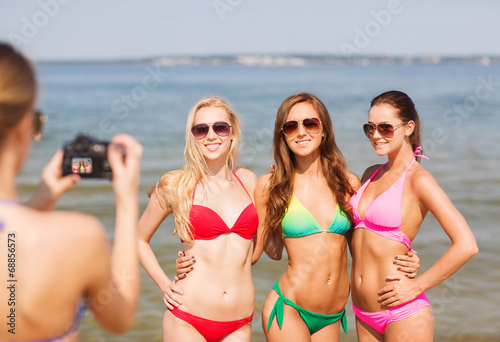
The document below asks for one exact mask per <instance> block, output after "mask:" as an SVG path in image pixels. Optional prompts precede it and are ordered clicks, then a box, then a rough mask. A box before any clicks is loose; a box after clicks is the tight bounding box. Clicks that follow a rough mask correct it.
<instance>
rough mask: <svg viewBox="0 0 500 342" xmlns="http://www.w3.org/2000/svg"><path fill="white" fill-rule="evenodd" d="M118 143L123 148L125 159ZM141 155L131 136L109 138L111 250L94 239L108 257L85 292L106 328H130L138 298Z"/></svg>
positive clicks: (96, 315) (100, 262)
mask: <svg viewBox="0 0 500 342" xmlns="http://www.w3.org/2000/svg"><path fill="white" fill-rule="evenodd" d="M117 145H120V146H122V147H124V148H125V151H126V156H125V158H123V155H122V150H121V149H119V148H117V147H116V146H117ZM141 156H142V146H141V145H140V144H139V143H138V142H137V141H136V140H135V139H134V138H132V137H131V136H129V135H118V136H115V137H114V138H113V139H112V141H111V145H110V147H109V149H108V159H109V163H110V165H111V167H112V169H113V190H114V193H115V198H116V223H115V232H114V238H113V249H112V252H111V255H109V247H108V245H107V243H105V244H104V246H103V241H104V242H105V241H106V239H100V240H99V241H96V245H98V246H97V247H102V248H100V250H101V251H100V253H101V254H103V253H104V254H106V255H107V257H106V258H105V259H100V260H98V261H96V262H95V263H94V264H93V266H92V267H94V268H95V270H96V271H95V273H94V277H93V279H92V280H91V282H90V284H89V286H88V288H87V291H86V292H87V297H88V299H89V300H88V303H89V306H90V308H91V309H92V311H93V312H94V315H95V317H96V319H97V320H98V321H99V323H101V325H102V326H103V327H104V328H105V329H108V330H111V331H113V332H117V333H123V332H125V331H127V330H128V329H130V327H131V326H132V324H133V323H134V319H135V312H136V310H137V303H138V300H139V290H140V273H139V261H138V255H137V233H136V222H137V217H138V210H139V208H138V201H137V193H138V185H139V174H140V160H141ZM99 244H100V246H99ZM82 247H83V248H85V246H82ZM96 254H97V253H96Z"/></svg>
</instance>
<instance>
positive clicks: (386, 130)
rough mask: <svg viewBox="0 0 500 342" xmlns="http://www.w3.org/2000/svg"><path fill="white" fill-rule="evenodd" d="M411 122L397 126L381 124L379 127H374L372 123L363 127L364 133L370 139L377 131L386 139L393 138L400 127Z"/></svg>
mask: <svg viewBox="0 0 500 342" xmlns="http://www.w3.org/2000/svg"><path fill="white" fill-rule="evenodd" d="M408 122H409V121H406V122H402V123H400V124H398V125H396V126H393V125H391V124H388V123H381V124H378V125H374V124H372V123H366V124H364V125H363V131H364V132H365V135H366V136H367V137H368V139H371V138H372V137H373V135H374V134H375V131H378V132H379V133H380V135H381V136H383V137H384V138H392V136H393V135H394V131H395V130H396V129H398V128H399V127H400V126H403V125H406V124H407V123H408Z"/></svg>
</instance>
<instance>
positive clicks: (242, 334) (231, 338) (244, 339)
mask: <svg viewBox="0 0 500 342" xmlns="http://www.w3.org/2000/svg"><path fill="white" fill-rule="evenodd" d="M251 337H252V321H250V323H248V324H247V325H245V326H244V327H241V328H239V329H238V330H236V331H234V332H232V333H230V334H229V335H227V336H226V337H224V338H223V339H222V340H221V341H224V342H250V339H251Z"/></svg>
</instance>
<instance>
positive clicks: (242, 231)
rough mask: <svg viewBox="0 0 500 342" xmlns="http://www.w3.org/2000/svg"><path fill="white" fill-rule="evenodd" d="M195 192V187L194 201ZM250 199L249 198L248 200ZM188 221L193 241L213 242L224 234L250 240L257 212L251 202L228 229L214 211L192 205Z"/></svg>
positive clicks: (256, 222) (256, 223) (256, 224)
mask: <svg viewBox="0 0 500 342" xmlns="http://www.w3.org/2000/svg"><path fill="white" fill-rule="evenodd" d="M233 174H234V176H235V177H236V179H237V180H238V181H239V182H240V184H241V186H242V187H243V189H245V192H246V193H247V195H248V197H250V194H249V193H248V191H247V189H246V188H245V186H244V185H243V183H242V182H241V180H240V179H239V178H238V176H236V174H235V173H234V172H233ZM195 191H196V187H195V189H194V191H193V198H192V200H194V194H195ZM251 199H252V198H251V197H250V200H251ZM189 220H190V222H191V225H192V226H193V233H194V239H195V240H213V239H216V238H218V237H219V236H221V235H222V234H225V233H236V234H238V235H239V236H241V237H242V238H244V239H247V240H250V239H253V238H254V236H255V234H256V233H257V228H258V226H259V217H258V216H257V210H255V206H254V205H253V202H250V204H249V205H248V206H247V207H246V208H245V209H243V211H242V212H241V213H240V216H238V219H237V220H236V222H235V223H234V225H233V226H232V227H228V226H227V224H226V222H224V220H222V218H221V217H220V216H219V214H217V213H216V212H215V211H214V210H212V209H210V208H208V207H206V206H203V205H197V204H192V207H191V212H190V213H189Z"/></svg>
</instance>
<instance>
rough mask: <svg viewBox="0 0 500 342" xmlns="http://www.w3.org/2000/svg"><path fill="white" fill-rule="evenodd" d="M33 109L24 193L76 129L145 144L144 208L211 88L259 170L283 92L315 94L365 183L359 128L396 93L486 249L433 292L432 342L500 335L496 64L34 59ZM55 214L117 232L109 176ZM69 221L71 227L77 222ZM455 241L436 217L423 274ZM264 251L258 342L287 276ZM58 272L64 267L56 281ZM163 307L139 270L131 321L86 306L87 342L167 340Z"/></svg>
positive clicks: (161, 240) (266, 159) (244, 160)
mask: <svg viewBox="0 0 500 342" xmlns="http://www.w3.org/2000/svg"><path fill="white" fill-rule="evenodd" d="M37 71H38V75H39V83H40V85H41V92H40V96H39V107H40V108H41V109H43V110H44V111H45V112H46V113H47V114H48V116H49V121H48V124H47V127H46V130H45V136H44V138H43V140H42V141H41V142H39V143H37V144H35V145H34V146H33V148H32V151H31V156H30V158H29V160H28V162H27V163H26V165H25V167H24V169H23V171H22V173H21V174H20V176H19V178H18V184H19V187H20V189H21V196H22V198H28V197H29V194H30V192H31V191H32V190H33V189H34V187H35V185H36V183H37V182H38V179H39V175H40V172H41V169H42V168H43V166H44V165H45V163H46V162H47V161H48V160H49V159H50V157H51V156H52V154H53V152H54V151H55V150H56V149H58V148H60V147H61V146H62V144H63V143H64V142H67V141H69V140H71V139H73V138H74V136H75V135H76V134H77V133H78V132H86V133H90V134H92V135H94V136H96V137H98V138H102V139H109V138H110V137H111V136H113V135H114V134H117V133H122V132H125V133H129V134H132V135H133V136H135V137H136V138H137V139H138V140H139V141H140V142H141V143H142V144H143V145H144V158H143V162H142V174H141V182H140V186H141V194H140V206H141V213H142V211H143V210H144V208H145V206H146V204H147V200H148V198H147V196H146V190H147V188H148V187H149V186H151V185H154V184H155V183H156V182H157V180H158V179H159V178H160V177H161V175H162V174H163V173H165V172H167V171H170V170H173V169H176V168H180V167H181V166H182V165H183V150H184V142H185V140H184V139H185V138H184V131H185V122H186V117H187V113H188V112H189V110H190V108H191V107H192V106H193V105H194V104H195V103H196V102H197V101H198V100H199V99H200V98H201V97H203V96H205V95H209V94H214V95H219V96H223V97H224V98H226V99H228V100H229V101H230V102H231V103H232V104H233V105H234V107H235V109H236V110H237V112H238V113H239V114H240V117H241V120H242V122H243V128H244V131H243V134H244V137H243V140H244V143H243V145H242V146H241V151H240V159H239V163H240V165H241V166H244V167H247V168H249V169H250V170H252V171H253V172H255V173H256V174H257V175H261V174H263V173H265V172H266V170H267V169H268V167H269V165H270V164H271V163H272V156H271V140H272V131H273V123H274V116H275V114H276V110H277V108H278V107H279V105H280V103H281V102H282V101H283V100H284V99H285V98H286V97H287V96H289V95H291V94H293V93H296V92H299V91H308V92H312V93H314V94H316V95H317V96H319V97H320V98H321V99H322V100H323V101H324V103H325V104H326V106H327V108H328V109H329V111H330V114H331V116H332V119H333V123H334V128H335V134H336V138H337V142H338V144H339V146H340V147H341V150H342V152H343V154H344V156H345V157H346V159H347V160H348V162H349V168H350V170H351V171H352V172H354V173H355V174H357V175H358V176H359V177H361V175H362V173H363V171H364V170H365V168H366V167H368V166H369V165H372V164H374V163H380V162H383V161H384V160H383V159H381V158H378V157H377V156H376V155H375V154H374V153H373V151H372V148H371V146H370V144H369V143H368V141H367V139H366V138H365V136H364V135H363V132H362V129H361V126H362V124H363V123H365V122H366V121H367V112H368V109H369V103H370V100H371V98H372V97H373V96H375V95H377V94H379V93H380V92H383V91H386V90H390V89H398V90H403V91H405V92H407V93H408V94H409V95H410V96H411V97H412V98H413V100H414V101H415V103H416V105H417V109H418V110H419V113H420V115H421V119H422V123H423V145H424V150H425V154H426V155H427V156H429V157H430V161H426V160H423V161H422V164H423V165H424V167H425V168H426V169H427V170H429V171H430V172H431V173H432V174H433V175H434V177H435V178H436V180H437V181H438V183H439V184H440V185H441V187H442V188H443V189H444V190H445V191H446V193H447V194H448V196H449V197H450V199H451V200H452V202H453V203H454V204H455V206H456V207H457V208H458V209H459V210H460V211H461V213H462V214H463V215H464V217H465V218H466V220H467V222H468V223H469V225H470V227H471V228H472V230H473V232H474V234H475V236H476V239H477V241H478V244H479V248H480V252H479V254H478V255H477V256H476V257H474V258H473V259H472V260H471V261H470V262H469V263H467V264H466V265H465V266H464V267H463V268H462V269H461V270H460V271H459V272H458V273H457V274H455V275H454V276H453V277H452V278H450V279H449V280H447V281H446V282H445V283H443V284H441V285H439V286H437V287H435V288H434V289H431V290H430V291H428V292H427V295H428V297H429V300H430V301H431V303H432V305H433V307H434V315H435V321H436V329H435V340H436V341H498V340H500V325H499V324H498V322H499V320H500V310H498V304H499V303H500V291H499V290H498V286H499V285H498V284H500V268H499V267H498V263H499V261H500V255H499V252H498V246H500V237H499V236H500V235H499V234H498V233H497V231H498V228H497V227H498V221H499V218H500V215H499V208H500V175H499V172H498V169H500V145H499V143H498V137H499V134H498V131H499V129H500V66H498V65H497V66H487V67H486V66H457V65H415V66H307V67H286V66H284V67H258V66H255V67H245V66H197V67H196V66H184V67H180V66H178V67H158V68H157V67H155V66H147V65H144V64H132V63H130V64H102V65H97V64H43V65H37ZM58 209H61V210H78V211H82V212H85V213H89V214H93V215H95V216H97V217H99V218H100V220H101V221H102V222H103V223H104V224H105V226H106V228H107V230H108V232H109V235H110V237H112V232H113V225H114V200H113V196H112V189H111V186H110V184H109V183H108V182H106V181H94V180H93V181H83V182H81V183H80V184H79V185H78V186H77V187H76V188H75V189H73V190H71V191H69V192H68V193H67V194H65V195H64V197H63V198H62V199H61V201H60V203H59V205H58ZM68 229H71V228H70V227H69V228H68ZM172 231H173V221H172V219H171V218H168V219H167V220H166V221H165V222H164V223H163V224H162V225H161V227H160V228H159V229H158V231H157V233H156V234H155V236H154V238H153V240H152V247H153V249H154V251H155V253H156V255H157V257H158V260H159V262H160V264H161V265H162V267H163V268H164V270H165V272H166V273H167V274H168V275H169V276H173V275H174V273H175V262H174V260H175V257H176V252H177V250H179V248H180V247H181V245H180V242H179V240H178V238H177V237H176V236H172ZM449 245H450V240H449V238H448V237H447V236H446V234H445V233H444V231H443V230H442V228H441V226H440V225H439V223H438V222H437V221H436V220H435V219H434V218H433V217H432V215H430V214H429V215H428V217H427V218H426V220H425V221H424V223H423V226H422V228H421V230H420V232H419V234H418V236H417V237H416V239H415V241H414V248H415V249H416V250H417V251H419V256H420V258H421V266H422V268H421V270H422V271H424V270H426V269H428V268H429V267H430V266H431V265H432V264H433V263H434V262H436V261H437V260H438V259H439V257H440V256H441V255H442V254H443V253H444V252H445V251H446V249H447V248H448V247H449ZM284 259H285V260H282V261H279V262H277V261H272V260H270V259H268V258H267V257H266V256H263V257H262V258H261V260H260V261H259V262H258V263H257V264H256V265H255V266H253V268H252V275H253V279H254V283H255V289H256V307H255V315H254V322H253V327H252V332H253V333H252V334H253V335H252V340H253V341H264V340H265V339H264V335H263V333H262V328H261V323H260V317H261V314H260V312H261V308H262V304H263V301H264V299H265V297H266V295H267V293H268V292H269V290H270V289H271V287H272V285H273V284H274V282H275V281H276V280H277V279H278V278H279V277H280V275H281V274H282V272H283V270H284V268H285V265H286V258H284ZM61 276H64V275H61ZM346 309H347V312H348V325H349V328H348V333H347V334H346V335H344V334H343V333H342V334H341V341H356V332H355V325H354V315H353V313H352V310H351V309H350V301H349V303H348V305H347V308H346ZM164 310H165V306H164V304H163V301H162V293H161V291H160V290H159V289H158V288H157V287H156V285H155V284H154V282H153V281H152V280H151V279H150V278H149V276H148V275H147V274H146V273H145V272H144V271H143V272H142V290H141V298H140V304H139V310H138V314H137V319H136V323H135V325H134V327H133V329H132V330H131V331H130V332H129V333H127V334H125V335H122V336H114V335H110V334H107V333H105V332H103V331H102V330H101V329H100V328H99V327H98V325H97V324H96V323H95V321H94V320H93V319H92V317H91V314H90V313H87V315H86V316H85V318H84V320H83V323H82V325H81V328H80V336H81V340H82V341H161V321H162V317H163V313H164Z"/></svg>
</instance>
